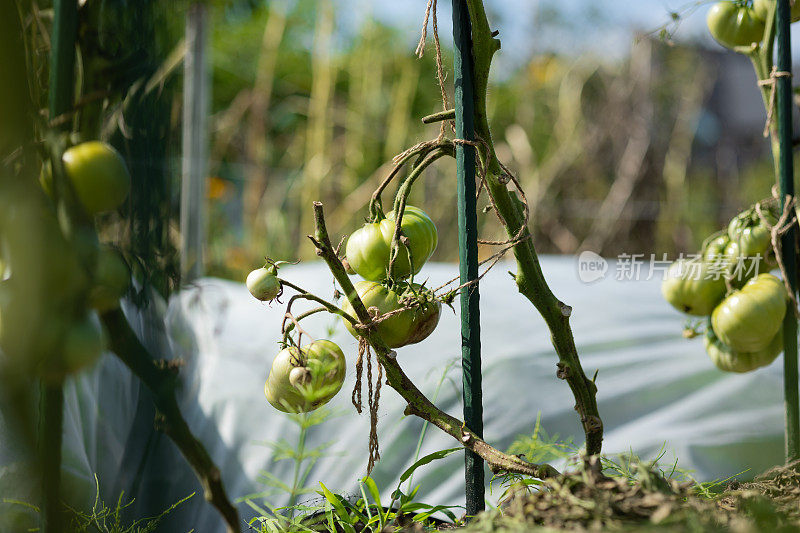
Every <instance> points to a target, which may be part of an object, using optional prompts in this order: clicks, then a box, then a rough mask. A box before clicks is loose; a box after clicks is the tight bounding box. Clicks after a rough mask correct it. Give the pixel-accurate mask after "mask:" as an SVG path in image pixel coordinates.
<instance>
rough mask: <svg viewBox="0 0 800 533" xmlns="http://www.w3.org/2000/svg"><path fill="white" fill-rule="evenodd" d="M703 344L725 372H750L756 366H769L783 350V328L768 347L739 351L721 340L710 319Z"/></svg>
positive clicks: (714, 361)
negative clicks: (753, 350)
mask: <svg viewBox="0 0 800 533" xmlns="http://www.w3.org/2000/svg"><path fill="white" fill-rule="evenodd" d="M703 345H704V346H705V348H706V353H707V354H708V356H709V357H710V358H711V361H712V362H713V363H714V364H715V365H716V366H717V368H719V369H720V370H724V371H725V372H750V371H751V370H755V369H756V368H759V367H762V366H767V365H769V364H770V363H772V362H773V361H774V360H775V358H776V357H778V355H779V354H780V353H781V352H782V351H783V329H779V330H778V333H776V334H775V336H774V337H773V338H772V340H771V341H770V342H769V344H768V345H767V346H766V348H762V349H761V350H758V351H755V352H737V351H736V350H734V349H733V348H731V347H730V346H728V345H726V344H725V343H724V342H722V341H721V340H719V338H718V337H717V335H716V334H715V333H714V328H713V327H712V325H711V322H710V321H709V323H708V325H707V326H706V334H705V337H704V338H703Z"/></svg>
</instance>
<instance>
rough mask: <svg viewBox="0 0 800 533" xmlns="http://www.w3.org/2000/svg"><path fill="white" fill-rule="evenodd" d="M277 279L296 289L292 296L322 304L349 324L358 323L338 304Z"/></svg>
mask: <svg viewBox="0 0 800 533" xmlns="http://www.w3.org/2000/svg"><path fill="white" fill-rule="evenodd" d="M334 255H336V252H335V251H334ZM340 262H341V261H340ZM342 268H344V266H342ZM278 281H280V282H281V285H286V286H287V287H291V288H292V289H294V290H296V291H297V293H298V294H297V295H296V296H294V297H297V298H303V299H305V300H310V301H312V302H317V303H318V304H320V305H322V307H324V308H325V309H326V310H327V311H328V312H330V313H333V314H334V315H339V316H340V317H342V318H344V319H345V320H347V321H348V322H350V323H351V324H357V323H358V320H356V319H355V318H353V317H352V316H350V314H349V313H347V312H346V311H344V310H343V309H342V308H340V307H339V306H336V305H334V304H332V303H330V302H329V301H327V300H325V299H323V298H320V297H319V296H317V295H316V294H311V293H310V292H308V291H307V290H305V289H304V288H302V287H300V286H299V285H295V284H294V283H292V282H290V281H286V280H285V279H282V278H278ZM316 312H317V310H312V311H309V312H308V313H304V314H302V315H300V316H299V317H297V320H300V319H301V318H305V317H306V316H308V315H312V314H314V313H316Z"/></svg>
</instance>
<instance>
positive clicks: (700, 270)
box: [661, 259, 727, 316]
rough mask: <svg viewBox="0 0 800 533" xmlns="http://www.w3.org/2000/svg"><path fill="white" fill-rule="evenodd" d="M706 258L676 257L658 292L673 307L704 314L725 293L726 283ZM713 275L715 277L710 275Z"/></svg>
mask: <svg viewBox="0 0 800 533" xmlns="http://www.w3.org/2000/svg"><path fill="white" fill-rule="evenodd" d="M712 265H713V264H712V263H708V262H706V261H696V260H686V259H678V260H677V261H675V262H674V263H672V265H671V266H670V267H669V270H667V274H666V276H665V277H664V281H663V282H662V283H661V294H662V295H663V296H664V299H665V300H666V301H667V302H669V303H670V304H671V305H672V306H673V307H674V308H675V309H677V310H678V311H681V312H683V313H687V314H689V315H694V316H708V315H709V314H711V311H712V310H713V309H714V306H716V305H717V304H718V303H719V302H720V301H722V299H723V298H724V297H725V292H726V291H727V287H726V286H725V279H724V278H723V276H722V274H723V273H721V272H714V271H713V270H712ZM714 278H716V279H714Z"/></svg>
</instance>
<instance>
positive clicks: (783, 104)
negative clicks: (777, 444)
mask: <svg viewBox="0 0 800 533" xmlns="http://www.w3.org/2000/svg"><path fill="white" fill-rule="evenodd" d="M789 2H790V0H779V1H778V7H777V13H776V21H775V22H776V28H775V36H776V40H777V45H778V65H777V71H778V72H779V73H781V75H779V76H777V77H776V79H775V83H776V85H777V86H776V90H777V102H776V104H777V113H778V144H779V147H780V149H779V158H778V172H779V181H780V190H781V202H780V205H781V210H783V208H784V201H783V199H784V198H786V196H790V197H794V163H793V160H792V156H793V153H792V152H793V147H792V99H793V95H792V78H791V72H792V44H791V36H790V32H789V24H790V18H789V17H790V14H789V8H790V6H789ZM783 73H786V74H783ZM790 209H793V207H790ZM796 239H797V224H796V223H795V224H792V225H791V227H790V229H789V231H787V232H786V233H785V234H784V235H783V237H782V238H781V255H782V258H783V264H784V267H785V270H786V276H787V277H788V278H789V284H790V285H791V288H792V291H793V292H794V293H795V294H797V250H796V246H795V242H796ZM783 381H784V400H785V406H786V462H787V463H789V462H792V461H795V460H797V459H800V407H799V406H798V389H797V316H796V315H795V313H794V309H792V304H791V303H790V304H789V307H788V309H787V313H786V317H785V318H784V321H783Z"/></svg>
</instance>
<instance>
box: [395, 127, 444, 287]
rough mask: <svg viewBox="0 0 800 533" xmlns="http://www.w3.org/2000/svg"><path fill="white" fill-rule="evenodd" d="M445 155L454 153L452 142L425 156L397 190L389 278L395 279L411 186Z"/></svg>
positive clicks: (409, 258)
mask: <svg viewBox="0 0 800 533" xmlns="http://www.w3.org/2000/svg"><path fill="white" fill-rule="evenodd" d="M444 155H451V156H452V155H454V147H453V145H452V143H451V144H445V145H440V146H439V147H437V148H436V149H434V150H432V151H431V152H429V153H428V154H427V155H426V156H425V158H424V159H423V160H422V161H420V162H419V163H418V164H417V165H416V166H415V167H414V168H413V169H412V170H411V172H410V173H409V174H408V176H407V177H406V179H405V180H403V184H402V185H400V188H399V189H398V190H397V196H395V200H394V219H395V227H394V235H392V246H391V252H390V253H389V279H394V264H395V262H396V260H397V257H398V256H399V255H400V235H401V228H402V223H403V212H404V211H405V208H406V202H407V201H408V195H409V194H410V193H411V186H412V185H414V182H415V181H417V178H419V177H420V176H421V175H422V172H423V171H424V170H425V169H426V168H428V166H430V165H431V164H432V163H433V162H434V161H436V160H437V159H439V158H440V157H442V156H444ZM405 249H406V252H407V253H408V256H409V257H408V264H409V267H410V268H411V272H412V273H413V272H414V263H413V260H414V258H413V257H411V248H409V247H406V248H405Z"/></svg>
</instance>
